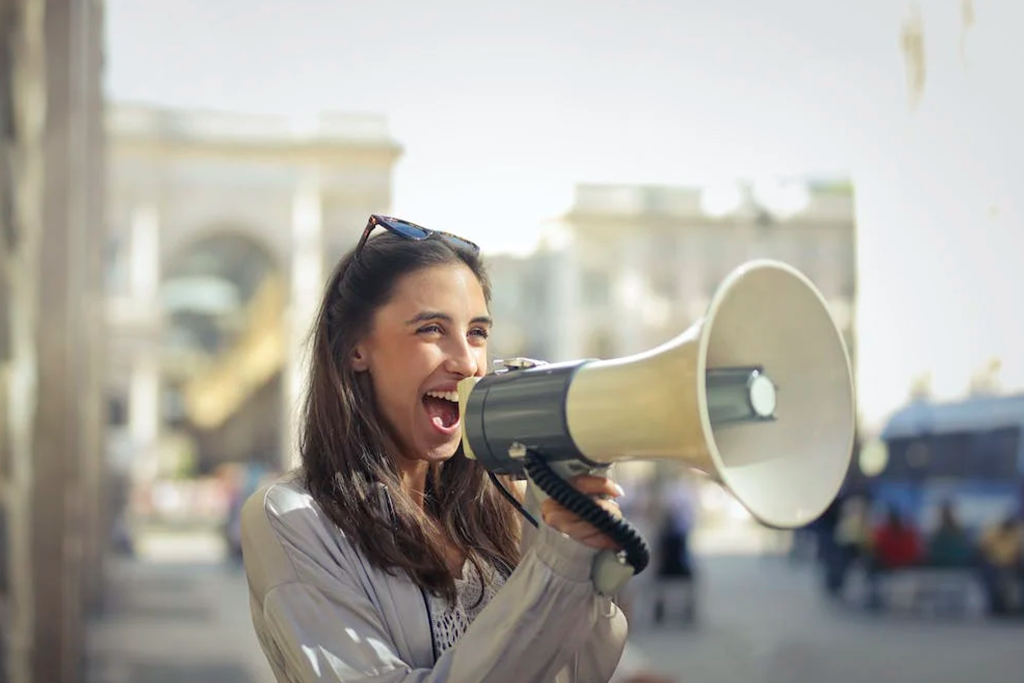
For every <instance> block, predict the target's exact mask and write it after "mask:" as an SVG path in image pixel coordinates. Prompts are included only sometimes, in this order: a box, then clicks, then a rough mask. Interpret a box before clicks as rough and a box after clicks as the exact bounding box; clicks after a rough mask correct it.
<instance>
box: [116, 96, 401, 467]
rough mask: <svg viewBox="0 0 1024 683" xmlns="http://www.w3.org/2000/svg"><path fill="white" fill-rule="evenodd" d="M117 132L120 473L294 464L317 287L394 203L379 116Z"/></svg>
mask: <svg viewBox="0 0 1024 683" xmlns="http://www.w3.org/2000/svg"><path fill="white" fill-rule="evenodd" d="M107 127H108V134H109V138H110V154H109V165H110V188H109V214H110V220H109V233H108V237H107V242H106V292H107V306H106V310H107V321H108V326H109V330H110V332H109V340H108V343H107V347H106V350H107V355H108V368H109V370H108V373H107V385H106V397H107V403H108V414H109V419H110V423H111V424H110V432H111V447H112V457H113V458H114V461H115V466H117V467H119V468H120V470H121V471H123V472H124V473H125V474H126V475H127V474H130V476H132V477H134V478H135V479H136V480H138V481H148V480H152V479H154V478H157V477H173V476H175V474H178V473H181V472H185V473H189V474H196V473H204V472H209V471H211V470H212V469H214V468H216V467H217V466H218V465H219V464H222V463H225V462H241V461H257V462H261V463H263V464H265V465H267V466H268V467H270V468H271V469H278V468H280V467H283V466H286V465H287V463H288V462H289V459H290V457H291V442H290V439H291V433H292V430H291V426H292V422H293V416H294V408H293V407H294V406H295V405H296V400H297V398H298V395H299V390H300V387H301V383H302V377H301V352H302V349H303V342H304V341H305V336H306V334H307V333H308V329H309V325H310V323H311V321H312V315H313V312H314V310H315V308H316V306H317V304H318V302H319V298H320V295H321V293H322V292H321V288H322V284H323V280H324V278H326V277H327V275H328V274H329V272H330V269H331V268H332V267H333V265H334V262H335V261H336V260H337V258H338V256H339V255H340V254H341V253H342V252H343V251H345V250H346V249H348V248H350V247H351V246H352V245H353V244H354V243H355V241H356V240H357V239H358V236H359V232H360V231H361V230H362V227H363V225H364V224H365V222H366V218H367V215H368V214H370V213H372V212H380V211H382V210H385V209H386V208H387V207H388V206H389V205H390V202H391V174H392V168H393V166H394V164H395V162H396V160H397V159H398V157H399V155H400V151H401V150H400V148H399V146H398V145H397V144H396V143H395V141H394V140H393V139H392V138H391V136H390V134H389V132H388V129H387V126H386V122H385V121H384V120H383V119H382V118H380V117H376V116H372V115H332V116H325V117H322V118H320V119H319V120H316V121H313V122H310V123H308V124H306V125H304V126H303V127H301V128H300V127H297V126H296V125H294V124H293V123H290V122H289V121H287V120H282V119H277V118H271V117H261V116H252V115H242V114H231V113H223V112H209V111H174V110H166V109H158V108H153V107H147V106H138V105H132V104H123V103H119V104H111V105H109V107H108V114H107ZM289 407H292V408H289ZM129 468H131V470H132V471H131V472H130V473H129V472H128V469H129Z"/></svg>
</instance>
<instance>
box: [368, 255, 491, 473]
mask: <svg viewBox="0 0 1024 683" xmlns="http://www.w3.org/2000/svg"><path fill="white" fill-rule="evenodd" d="M490 328H491V318H490V316H489V315H488V311H487V302H486V300H485V299H484V292H483V288H482V287H481V286H480V282H479V281H478V280H477V279H476V276H475V275H474V274H473V271H471V270H470V269H469V268H467V267H466V266H465V265H463V264H457V265H456V264H453V265H445V266H437V267H431V268H425V269H422V270H419V271H415V272H413V273H409V274H407V275H405V276H404V277H402V278H401V279H400V280H399V281H398V282H397V283H396V286H395V290H394V294H393V296H392V298H391V300H390V301H389V302H388V303H387V304H385V305H384V306H382V307H381V308H380V309H378V310H377V312H376V314H375V315H374V317H373V321H372V325H371V330H370V333H369V335H368V336H367V337H366V338H365V339H364V340H363V341H362V343H360V344H359V345H358V346H357V347H356V351H355V354H354V357H353V359H352V363H353V368H354V369H355V370H356V371H357V372H368V373H369V374H370V379H371V381H372V383H373V389H374V393H375V395H376V400H377V408H378V410H379V411H380V413H381V415H382V416H383V418H384V420H385V422H386V425H385V426H386V428H387V430H388V432H389V434H390V435H391V437H392V438H393V439H394V440H395V443H396V446H397V447H398V449H399V454H400V457H402V458H403V459H404V460H407V461H413V462H415V461H426V462H436V461H441V460H445V459H447V458H450V457H451V456H452V455H454V454H455V451H456V450H457V448H458V445H459V440H460V438H461V434H462V430H461V425H460V423H459V404H458V396H457V394H456V384H457V383H458V382H459V380H461V379H464V378H466V377H472V376H480V375H483V374H484V372H485V371H486V368H487V336H488V334H489V333H490ZM410 464H411V463H410Z"/></svg>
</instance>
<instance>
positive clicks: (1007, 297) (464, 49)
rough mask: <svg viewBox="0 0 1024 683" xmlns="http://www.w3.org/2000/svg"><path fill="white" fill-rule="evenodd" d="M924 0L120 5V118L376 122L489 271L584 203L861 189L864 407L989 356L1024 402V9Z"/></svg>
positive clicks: (871, 418) (115, 35)
mask: <svg viewBox="0 0 1024 683" xmlns="http://www.w3.org/2000/svg"><path fill="white" fill-rule="evenodd" d="M960 4H961V0H921V2H920V5H921V6H922V7H923V9H924V19H925V23H926V26H925V30H926V39H927V41H928V42H927V43H926V51H927V57H928V60H929V73H928V79H929V81H928V84H927V92H926V95H925V99H924V101H923V102H922V104H921V106H920V108H919V109H918V110H917V111H916V112H915V113H914V114H913V115H911V113H910V112H909V111H908V107H907V99H906V94H905V85H904V83H905V80H904V79H905V76H904V70H903V62H902V55H901V51H900V38H899V29H900V22H901V20H902V18H903V17H904V16H905V15H906V13H907V7H908V6H909V1H904V0H856V1H854V0H848V1H845V0H716V2H697V1H696V0H644V1H636V2H625V1H619V2H615V1H613V0H588V1H586V2H584V1H582V0H572V1H569V0H516V2H505V3H496V2H468V1H467V2H451V1H448V0H444V1H433V2H412V1H409V0H406V1H396V0H391V1H387V0H376V1H375V2H365V1H362V2H360V1H356V0H288V2H285V1H284V0H278V1H277V2H271V1H270V0H244V1H243V0H107V3H106V5H107V12H108V45H109V52H108V67H107V88H108V92H109V93H110V95H111V96H112V97H114V98H116V99H126V100H136V101H146V102H157V103H163V104H169V105H178V106H185V107H208V108H216V109H228V110H237V111H252V112H267V113H279V114H288V115H292V116H296V117H297V118H301V117H305V116H310V115H312V114H315V113H316V112H317V111H320V110H340V111H353V110H354V111H365V112H379V113H383V114H385V115H386V116H387V117H388V120H389V122H390V127H391V130H392V132H393V134H394V136H395V137H396V138H397V139H398V140H399V141H400V143H401V144H403V145H404V146H405V148H406V152H405V155H404V157H403V158H402V160H401V161H400V163H399V165H398V168H397V171H396V175H395V202H394V206H393V209H394V212H395V213H397V214H399V215H402V216H406V217H408V218H410V219H411V220H415V221H417V222H420V223H423V224H425V225H431V226H438V227H441V228H443V229H446V230H450V231H453V232H458V233H460V234H465V235H466V236H468V237H471V238H473V239H475V240H477V241H479V242H481V243H482V244H483V245H485V247H486V248H488V249H489V250H510V249H517V248H522V245H524V244H526V245H528V244H531V243H532V242H533V240H534V239H535V237H536V234H537V231H538V227H539V226H540V225H541V223H542V222H543V221H544V220H546V219H550V218H553V217H555V216H557V215H558V214H560V213H561V212H562V211H564V210H565V209H566V208H568V206H569V203H570V201H571V198H572V191H573V187H574V186H575V184H576V183H579V182H625V183H659V184H689V183H702V182H710V181H713V180H716V179H719V178H723V177H735V176H747V177H750V176H756V175H760V174H779V173H781V174H786V173H811V174H816V173H827V174H829V175H834V174H841V173H850V174H852V175H853V177H854V180H855V182H856V184H857V189H858V206H857V210H858V216H859V246H860V255H859V277H860V286H861V293H860V300H859V310H858V318H859V326H860V329H859V333H860V335H859V346H860V363H861V366H860V376H859V383H860V404H861V409H862V411H863V416H864V417H865V418H866V420H867V421H868V423H869V424H871V423H875V422H877V420H878V419H880V418H881V417H882V416H884V415H885V414H886V413H887V412H888V411H890V410H891V409H893V408H894V407H896V406H897V405H898V404H900V403H901V402H902V401H903V400H904V398H905V396H906V394H907V388H908V385H909V382H910V379H911V378H912V377H913V376H915V375H917V374H919V373H921V372H926V371H928V372H931V373H932V375H933V379H934V381H933V384H934V387H935V389H936V392H937V393H938V394H939V395H943V396H953V395H957V394H960V393H962V392H963V390H964V388H965V387H966V385H967V382H968V379H969V376H970V374H971V372H972V371H973V370H974V369H976V368H977V367H979V366H981V365H983V364H984V362H985V361H986V360H987V359H988V358H990V357H991V356H1000V357H1001V358H1002V360H1003V364H1004V369H1003V380H1004V384H1005V385H1007V386H1008V387H1014V388H1024V363H1022V359H1024V353H1022V349H1024V333H1022V330H1024V323H1021V322H1020V319H1019V314H1017V316H1015V315H1014V314H1015V313H1016V312H1017V311H1019V310H1020V308H1021V306H1020V304H1019V300H1020V298H1021V296H1020V292H1024V285H1022V280H1024V278H1022V277H1021V275H1020V273H1021V270H1022V269H1024V263H1022V259H1021V254H1024V248H1022V247H1024V238H1022V237H1021V236H1020V235H1019V234H1018V230H1017V229H1019V228H1020V227H1021V224H1022V218H1024V210H1022V209H1024V202H1022V201H1021V198H1020V195H1021V191H1022V189H1024V182H1022V181H1024V171H1022V170H1021V165H1022V163H1024V129H1022V128H1024V127H1022V126H1020V124H1019V123H1017V122H1019V121H1024V94H1022V93H1021V86H1020V85H1018V84H1019V83H1024V78H1022V73H1021V71H1022V70H1024V67H1019V66H1017V65H1018V64H1024V48H1018V47H1016V46H1015V43H1016V41H1015V36H1014V34H1013V29H1014V27H1016V26H1020V25H1021V24H1022V23H1024V3H1018V2H1015V0H1002V1H998V0H975V5H976V15H977V22H976V25H975V26H974V28H973V29H972V31H971V32H970V34H969V35H968V41H967V52H966V54H967V61H966V65H965V63H964V62H963V61H962V60H961V58H960V53H959V41H960V22H959V16H960V15H959V12H960Z"/></svg>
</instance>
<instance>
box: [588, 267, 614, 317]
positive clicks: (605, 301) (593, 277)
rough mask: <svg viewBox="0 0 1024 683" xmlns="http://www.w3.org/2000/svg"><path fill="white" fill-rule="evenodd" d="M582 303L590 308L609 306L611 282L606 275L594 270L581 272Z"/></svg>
mask: <svg viewBox="0 0 1024 683" xmlns="http://www.w3.org/2000/svg"><path fill="white" fill-rule="evenodd" d="M582 284H583V301H584V302H586V304H587V306H590V307H592V308H606V307H607V306H609V305H610V304H611V300H612V296H611V282H610V280H609V277H608V273H606V272H604V271H600V270H596V269H593V268H591V269H588V270H585V271H583V283H582Z"/></svg>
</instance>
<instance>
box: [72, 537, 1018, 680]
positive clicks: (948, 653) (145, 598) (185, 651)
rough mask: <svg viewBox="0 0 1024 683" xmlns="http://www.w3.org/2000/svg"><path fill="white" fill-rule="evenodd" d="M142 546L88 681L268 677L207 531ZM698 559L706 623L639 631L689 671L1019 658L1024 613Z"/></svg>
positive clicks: (121, 586)
mask: <svg viewBox="0 0 1024 683" xmlns="http://www.w3.org/2000/svg"><path fill="white" fill-rule="evenodd" d="M140 556H141V557H140V559H137V560H125V559H117V560H114V561H111V563H110V564H109V570H110V578H109V579H108V581H109V584H110V585H112V586H116V589H115V590H113V591H112V592H111V596H110V597H111V600H110V609H109V611H108V613H107V614H106V615H105V616H103V617H102V618H99V619H98V620H96V621H95V622H94V623H93V624H91V625H90V627H89V651H90V666H89V670H90V677H89V681H90V683H127V682H131V683H178V682H179V681H180V682H182V683H184V682H186V681H187V682H188V683H206V682H210V683H214V682H217V683H272V678H271V676H270V673H269V670H268V668H267V666H266V664H265V662H264V659H263V654H262V653H261V652H260V650H259V647H258V645H257V643H256V640H255V636H254V635H253V632H252V628H251V625H250V621H249V608H248V604H247V602H246V587H245V578H244V576H243V574H242V572H241V571H240V570H239V569H237V568H234V567H232V566H230V565H227V564H224V563H223V562H222V559H221V551H220V550H219V549H218V547H217V543H216V540H215V539H214V538H213V537H212V536H211V535H209V534H206V535H204V534H202V533H196V532H192V533H189V534H172V533H161V534H150V535H149V537H148V538H147V539H146V542H145V543H143V544H142V545H141V546H140ZM172 557H173V558H175V560H174V561H173V562H172V561H170V558H172ZM700 568H701V571H702V577H703V578H704V579H705V582H704V584H703V590H702V593H701V596H700V601H701V604H700V616H699V619H698V624H697V625H696V626H695V627H693V628H677V629H676V628H673V629H666V630H661V631H648V632H644V633H639V634H637V635H636V636H635V638H634V641H633V644H634V645H635V647H636V652H637V654H639V655H640V656H641V657H643V658H644V659H646V660H647V661H648V663H649V664H650V666H651V668H655V669H659V670H662V671H665V672H672V673H676V674H678V677H679V680H680V681H688V682H690V681H693V682H699V683H717V682H722V683H735V682H736V681H764V682H765V683H784V682H785V683H804V682H806V683H821V681H826V680H827V681H830V682H832V683H847V682H849V683H854V682H860V681H869V680H879V681H888V682H890V683H910V682H916V681H927V682H928V683H947V682H948V683H954V682H956V683H962V682H963V681H971V682H972V683H988V682H990V681H991V682H993V683H995V682H999V683H1008V682H1010V681H1018V680H1020V677H1021V672H1022V671H1024V648H1022V647H1021V643H1024V625H1014V624H1002V623H993V622H987V621H982V620H981V619H980V618H976V617H967V618H964V619H947V620H945V621H943V620H937V619H935V618H922V617H915V616H913V615H909V614H904V615H900V614H886V615H879V616H870V615H866V614H863V613H859V612H857V611H855V610H852V609H843V608H837V607H834V606H831V605H829V604H828V603H826V602H825V601H824V600H823V599H822V598H821V596H820V594H819V592H818V590H817V585H816V583H815V577H814V576H813V575H812V574H811V569H810V566H809V565H804V564H793V563H791V562H790V561H789V560H787V559H785V558H783V557H779V556H757V555H753V554H750V555H746V556H728V557H726V556H715V557H706V558H703V559H702V560H701V564H700ZM1018 623H1019V622H1018Z"/></svg>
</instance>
